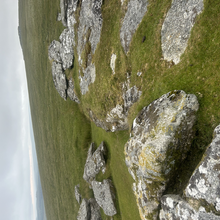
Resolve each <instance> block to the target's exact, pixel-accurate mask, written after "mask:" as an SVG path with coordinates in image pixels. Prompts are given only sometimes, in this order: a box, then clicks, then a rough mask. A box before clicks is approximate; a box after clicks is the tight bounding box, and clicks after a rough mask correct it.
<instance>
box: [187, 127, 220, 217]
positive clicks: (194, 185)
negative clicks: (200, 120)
mask: <svg viewBox="0 0 220 220" xmlns="http://www.w3.org/2000/svg"><path fill="white" fill-rule="evenodd" d="M213 136H214V137H213V140H212V142H211V144H210V145H209V146H208V148H207V150H206V152H205V154H204V155H203V158H202V160H201V162H200V164H199V165H198V166H197V168H196V170H195V171H194V173H193V175H192V176H191V178H190V180H189V183H188V185H187V187H186V189H185V196H186V199H187V201H189V202H190V203H191V204H192V205H193V206H195V207H197V206H198V205H202V204H206V207H205V208H209V209H211V210H213V211H215V212H216V213H218V214H219V215H220V125H218V126H217V127H216V128H215V130H214V135H213Z"/></svg>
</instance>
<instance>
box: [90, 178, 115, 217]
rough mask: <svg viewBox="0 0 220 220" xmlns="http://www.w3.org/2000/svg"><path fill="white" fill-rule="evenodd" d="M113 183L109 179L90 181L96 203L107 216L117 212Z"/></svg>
mask: <svg viewBox="0 0 220 220" xmlns="http://www.w3.org/2000/svg"><path fill="white" fill-rule="evenodd" d="M112 188H113V185H112V182H111V181H110V180H108V179H107V180H103V182H97V181H92V189H93V192H94V196H95V199H96V201H97V203H98V205H99V206H100V207H101V208H102V209H103V211H104V213H105V214H106V215H108V216H113V215H115V214H117V211H116V208H115V205H114V201H113V200H114V197H115V195H114V193H113V189H112Z"/></svg>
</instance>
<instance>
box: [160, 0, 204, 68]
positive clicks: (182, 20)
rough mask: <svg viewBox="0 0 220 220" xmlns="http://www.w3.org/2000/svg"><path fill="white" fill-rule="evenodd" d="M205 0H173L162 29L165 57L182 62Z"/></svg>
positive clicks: (168, 59)
mask: <svg viewBox="0 0 220 220" xmlns="http://www.w3.org/2000/svg"><path fill="white" fill-rule="evenodd" d="M203 7H204V6H203V0H181V1H180V0H173V1H172V5H171V8H170V9H169V11H168V13H167V16H166V18H165V20H164V23H163V26H162V30H161V45H162V52H163V56H164V59H165V60H167V61H173V62H174V63H175V64H177V63H179V62H180V56H181V55H182V54H183V53H184V51H185V49H186V47H187V42H188V39H189V37H190V32H191V29H192V27H193V25H194V24H195V19H196V16H197V15H198V14H200V13H201V12H202V11H203Z"/></svg>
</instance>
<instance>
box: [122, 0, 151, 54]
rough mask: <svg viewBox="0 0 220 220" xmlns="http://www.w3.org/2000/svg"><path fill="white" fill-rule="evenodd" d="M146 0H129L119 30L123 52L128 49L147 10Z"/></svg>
mask: <svg viewBox="0 0 220 220" xmlns="http://www.w3.org/2000/svg"><path fill="white" fill-rule="evenodd" d="M147 5H148V1H147V0H130V1H129V2H128V6H127V12H126V14H125V17H124V20H123V23H122V27H121V30H120V39H121V45H122V47H123V48H124V51H125V53H127V52H128V50H129V45H130V43H131V40H132V37H133V35H134V33H135V31H136V30H137V27H138V25H139V24H140V23H141V21H142V18H143V17H144V14H145V13H146V11H147Z"/></svg>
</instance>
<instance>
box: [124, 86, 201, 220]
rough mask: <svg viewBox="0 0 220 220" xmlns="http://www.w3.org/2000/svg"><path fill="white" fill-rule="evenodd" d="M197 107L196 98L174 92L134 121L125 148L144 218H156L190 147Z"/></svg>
mask: <svg viewBox="0 0 220 220" xmlns="http://www.w3.org/2000/svg"><path fill="white" fill-rule="evenodd" d="M198 107H199V105H198V101H197V98H196V96H195V95H192V94H186V93H185V92H184V91H181V90H180V91H173V92H169V93H167V94H165V95H163V96H162V97H160V98H159V99H157V100H155V101H153V102H152V103H151V104H150V105H149V106H147V107H144V108H143V109H142V110H141V112H140V113H139V115H138V117H136V118H135V119H134V122H133V125H132V132H131V135H130V136H131V138H130V139H129V141H128V142H127V143H126V145H125V148H124V149H125V162H126V165H127V166H128V170H129V173H130V174H131V175H132V177H133V179H134V181H135V183H134V184H133V191H134V194H135V196H136V199H137V205H138V208H139V212H140V216H141V219H156V218H157V216H158V206H159V202H160V198H161V196H162V193H163V192H164V190H165V187H166V184H167V181H168V180H169V179H170V178H172V176H173V175H174V174H175V172H174V170H175V168H176V167H178V165H179V164H180V162H181V161H182V160H183V159H184V158H185V157H186V153H187V151H188V149H189V147H190V145H191V140H192V138H193V129H192V128H193V125H194V123H195V119H196V117H195V113H196V111H197V110H198Z"/></svg>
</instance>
